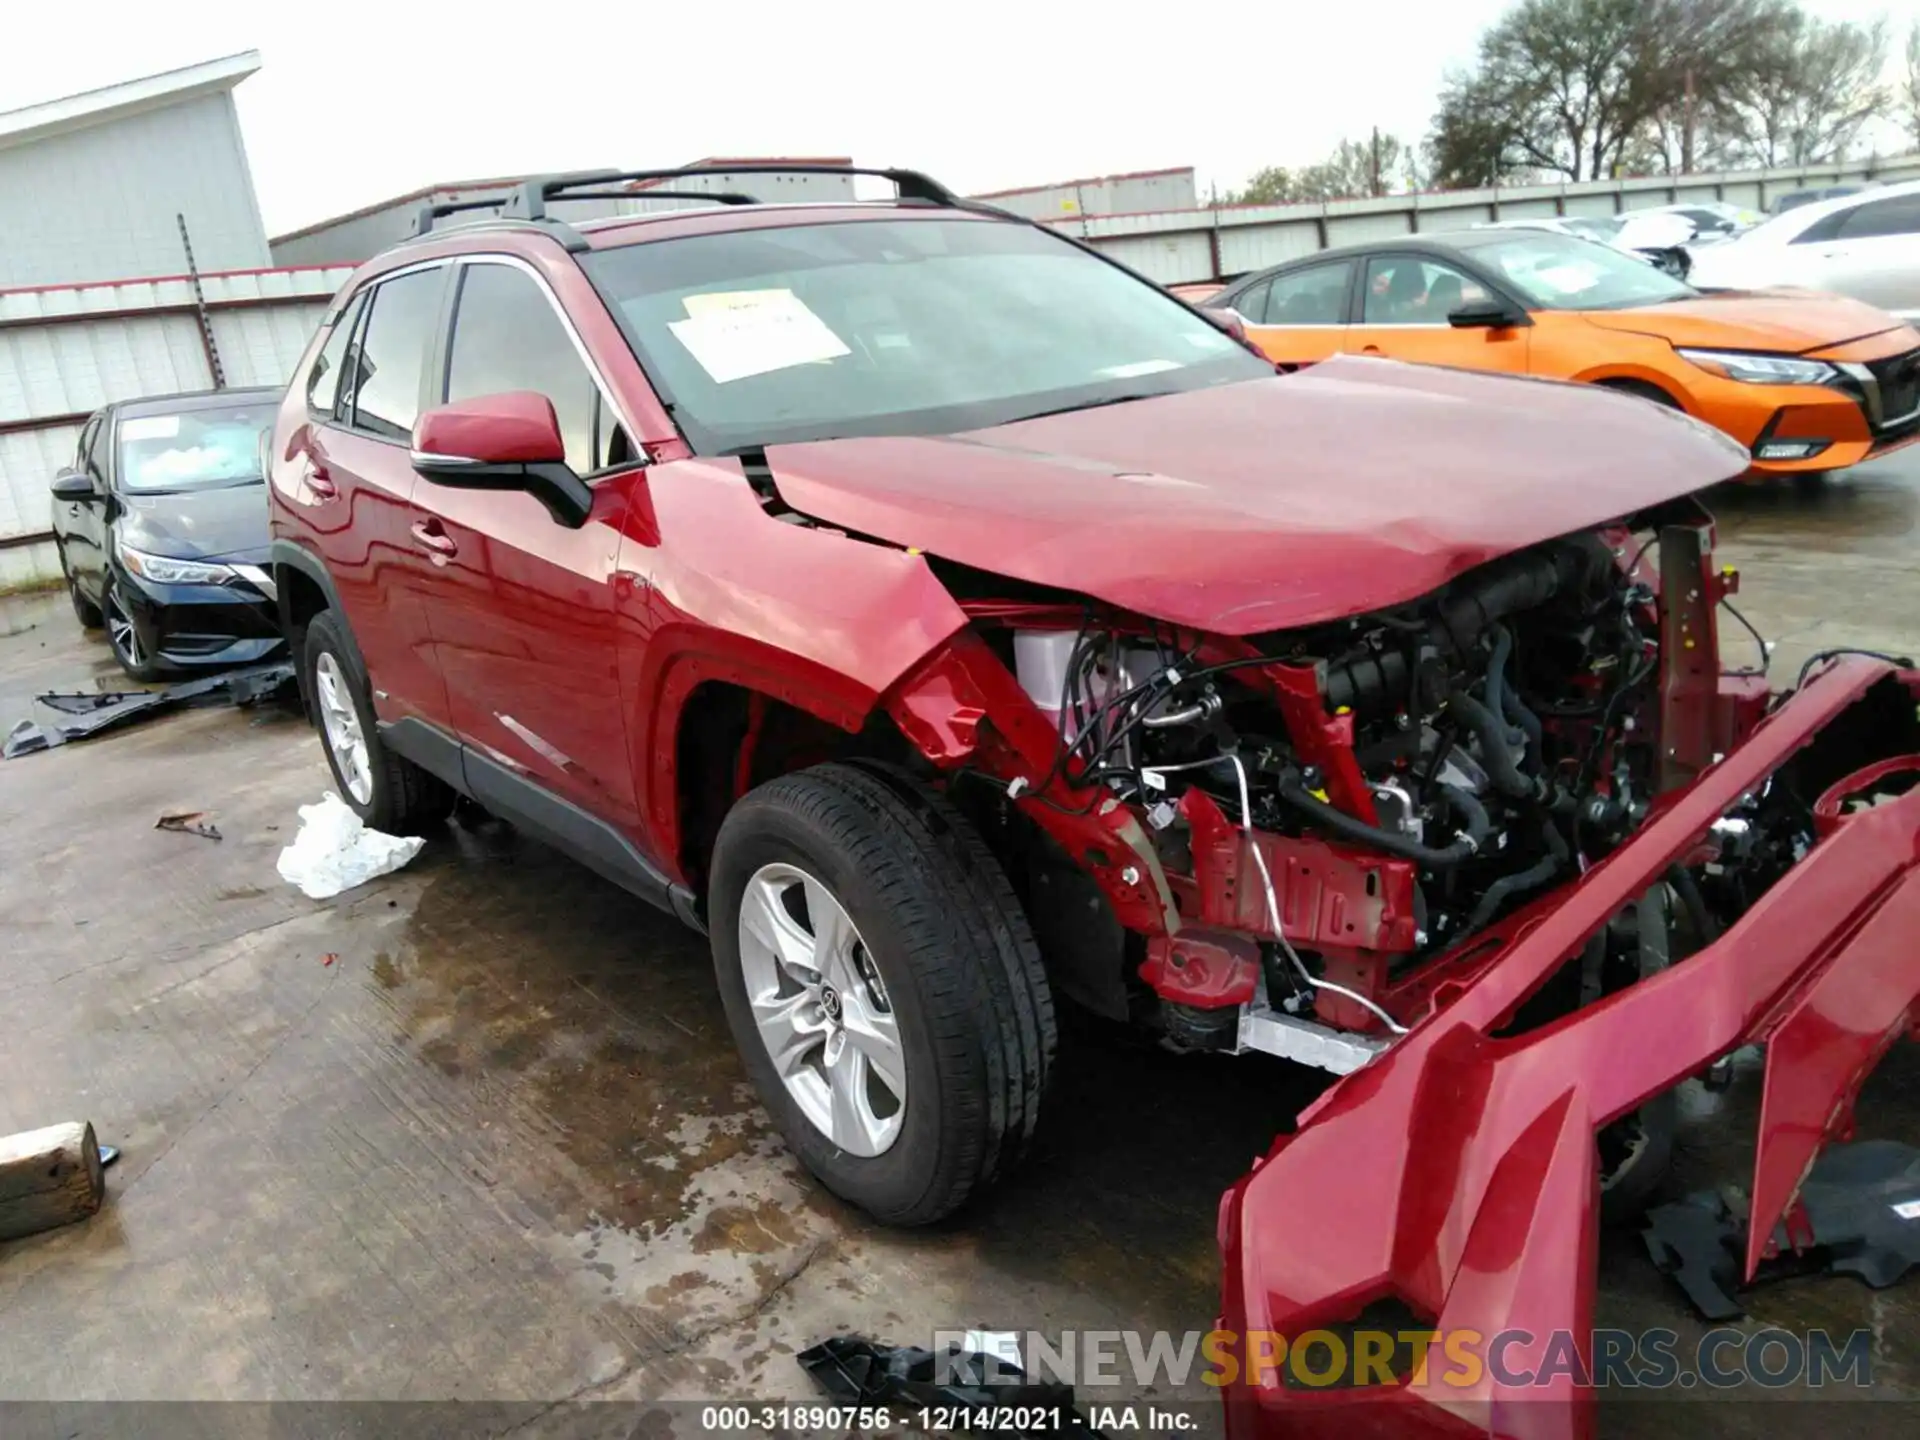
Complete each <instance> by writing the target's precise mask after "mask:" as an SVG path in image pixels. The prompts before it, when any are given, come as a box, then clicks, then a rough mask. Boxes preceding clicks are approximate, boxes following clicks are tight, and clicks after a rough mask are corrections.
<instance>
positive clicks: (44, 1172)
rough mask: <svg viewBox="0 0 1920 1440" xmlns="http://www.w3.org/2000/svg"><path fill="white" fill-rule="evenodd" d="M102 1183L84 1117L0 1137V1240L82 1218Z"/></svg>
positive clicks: (97, 1203) (96, 1144) (100, 1191)
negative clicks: (77, 1120) (63, 1123)
mask: <svg viewBox="0 0 1920 1440" xmlns="http://www.w3.org/2000/svg"><path fill="white" fill-rule="evenodd" d="M106 1188H107V1187H106V1178H105V1176H104V1175H103V1174H102V1173H101V1170H100V1144H99V1142H98V1141H97V1140H95V1139H94V1138H93V1126H91V1125H89V1124H86V1123H85V1122H75V1123H71V1124H67V1125H49V1126H47V1128H46V1129H44V1130H23V1131H21V1132H20V1133H19V1134H18V1135H8V1136H5V1137H0V1240H12V1239H15V1238H17V1237H19V1236H21V1235H32V1234H35V1233H37V1232H39V1231H41V1230H51V1229H53V1228H54V1227H55V1226H57V1225H71V1224H72V1223H73V1222H74V1221H76V1220H84V1219H86V1218H87V1217H88V1216H89V1215H91V1214H93V1212H94V1211H96V1210H98V1209H99V1208H100V1201H101V1199H102V1198H103V1197H104V1196H105V1194H106Z"/></svg>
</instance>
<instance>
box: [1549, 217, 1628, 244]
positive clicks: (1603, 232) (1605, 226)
mask: <svg viewBox="0 0 1920 1440" xmlns="http://www.w3.org/2000/svg"><path fill="white" fill-rule="evenodd" d="M1561 223H1562V224H1564V225H1565V226H1566V227H1567V229H1569V230H1571V231H1572V232H1573V233H1574V234H1575V235H1580V236H1584V237H1585V238H1586V239H1588V240H1611V239H1613V237H1614V236H1616V235H1618V234H1619V233H1620V221H1618V220H1615V219H1612V218H1611V217H1609V216H1604V215H1573V216H1569V217H1568V218H1567V219H1566V220H1564V221H1562V222H1561Z"/></svg>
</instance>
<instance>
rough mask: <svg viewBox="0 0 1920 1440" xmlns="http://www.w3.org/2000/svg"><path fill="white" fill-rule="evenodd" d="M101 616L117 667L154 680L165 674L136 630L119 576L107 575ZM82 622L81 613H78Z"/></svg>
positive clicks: (157, 659)
mask: <svg viewBox="0 0 1920 1440" xmlns="http://www.w3.org/2000/svg"><path fill="white" fill-rule="evenodd" d="M101 602H102V603H101V606H100V611H101V617H102V619H103V620H104V621H105V622H106V627H107V647H108V648H109V649H110V650H112V651H113V658H114V659H116V660H118V661H119V662H120V668H121V669H122V670H124V671H126V672H127V674H129V675H131V676H132V677H133V678H134V679H135V680H140V681H152V680H158V679H160V678H161V677H162V676H164V675H165V674H166V667H165V666H164V665H162V664H161V663H160V660H159V657H158V656H156V655H155V654H154V652H153V647H152V644H151V642H150V641H148V639H147V638H146V637H145V636H144V635H142V634H141V633H140V623H139V621H138V620H136V619H135V618H134V608H133V601H132V600H131V599H130V598H129V597H128V595H127V590H126V586H125V585H123V584H122V583H121V581H120V578H119V576H117V575H112V576H109V577H108V578H107V589H106V594H105V595H103V596H102V597H101ZM74 605H75V609H76V610H77V609H78V608H79V595H78V593H77V592H76V594H75V596H74ZM82 619H83V623H84V617H82Z"/></svg>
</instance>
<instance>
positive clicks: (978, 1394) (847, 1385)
mask: <svg viewBox="0 0 1920 1440" xmlns="http://www.w3.org/2000/svg"><path fill="white" fill-rule="evenodd" d="M797 1358H798V1360H799V1361H800V1368H801V1369H803V1370H805V1371H806V1372H807V1374H809V1375H810V1376H812V1377H813V1381H814V1383H815V1384H816V1385H818V1386H819V1387H820V1388H821V1389H822V1390H824V1391H825V1392H826V1393H827V1394H828V1395H830V1396H832V1397H833V1398H834V1399H836V1400H847V1401H852V1402H854V1403H855V1404H866V1405H905V1406H913V1407H925V1408H927V1409H930V1410H938V1411H939V1412H940V1413H941V1416H942V1418H943V1420H944V1421H946V1422H949V1423H954V1424H958V1419H957V1417H958V1416H959V1415H961V1414H964V1413H966V1412H974V1413H977V1414H978V1416H979V1425H978V1427H970V1426H960V1428H980V1429H994V1430H996V1431H998V1432H999V1433H1002V1434H1018V1435H1042V1434H1046V1435H1056V1434H1059V1433H1061V1432H1063V1431H1064V1432H1067V1433H1070V1434H1075V1435H1082V1436H1087V1437H1094V1436H1098V1435H1099V1433H1100V1432H1099V1431H1097V1430H1095V1429H1094V1428H1093V1427H1092V1426H1091V1425H1089V1424H1088V1423H1087V1419H1086V1417H1085V1416H1084V1415H1082V1414H1081V1413H1080V1412H1079V1410H1078V1409H1076V1408H1075V1407H1074V1403H1073V1387H1072V1386H1070V1385H1057V1384H1049V1383H1041V1382H1038V1381H1029V1380H1028V1379H1027V1378H1026V1376H1025V1375H1024V1374H1023V1373H1022V1371H1021V1370H1020V1368H1019V1367H1018V1366H1017V1365H1013V1364H1010V1363H1009V1362H1007V1361H1006V1360H1003V1359H1000V1358H997V1357H995V1356H992V1355H985V1354H981V1353H980V1352H978V1351H966V1350H961V1349H960V1348H959V1347H957V1346H956V1347H953V1348H952V1349H949V1350H946V1351H942V1352H936V1351H933V1350H921V1349H918V1348H916V1347H913V1346H910V1345H899V1346H893V1345H878V1344H875V1343H874V1342H873V1341H871V1340H868V1339H865V1338H864V1337H862V1336H859V1335H836V1336H834V1337H833V1338H832V1339H830V1340H823V1341H821V1342H820V1343H819V1344H818V1345H815V1346H813V1347H811V1348H810V1349H807V1350H802V1351H801V1352H800V1354H799V1356H798V1357H797ZM1008 1416H1015V1417H1018V1418H1020V1419H1023V1420H1025V1421H1026V1422H1027V1424H1028V1426H1029V1428H1028V1429H1025V1430H1008V1429H1007V1428H1006V1426H1005V1420H1006V1417H1008Z"/></svg>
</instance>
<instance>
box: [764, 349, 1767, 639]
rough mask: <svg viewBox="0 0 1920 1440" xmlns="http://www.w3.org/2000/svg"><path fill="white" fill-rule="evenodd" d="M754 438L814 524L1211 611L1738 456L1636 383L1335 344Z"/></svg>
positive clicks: (1434, 566)
mask: <svg viewBox="0 0 1920 1440" xmlns="http://www.w3.org/2000/svg"><path fill="white" fill-rule="evenodd" d="M767 459H768V463H769V465H770V467H771V469H772V471H773V478H774V483H775V484H776V485H777V486H778V487H779V491H780V494H781V496H782V498H783V499H785V500H786V502H787V503H788V504H789V505H791V506H793V507H794V508H795V509H796V510H799V511H801V512H802V513H804V514H807V515H811V516H813V517H815V518H817V519H819V520H823V521H826V522H827V523H829V524H832V525H837V526H842V527H845V528H846V529H849V530H854V531H858V532H860V533H862V534H866V535H871V536H875V537H877V538H879V539H882V540H888V541H891V542H893V543H895V544H898V545H906V546H912V547H916V548H918V549H921V550H924V551H926V552H927V553H928V554H930V555H936V556H940V557H942V558H944V559H948V560H954V561H959V562H961V563H963V564H966V565H970V566H973V567H975V568H977V569H981V570H987V571H992V572H993V573H995V574H1000V575H1006V576H1011V577H1014V578H1016V579H1020V580H1026V581H1031V582H1033V583H1036V584H1040V585H1048V586H1056V587H1059V588H1061V589H1064V590H1072V591H1076V592H1079V593H1081V594H1085V595H1091V596H1094V597H1096V598H1098V599H1101V600H1105V601H1107V602H1109V603H1111V604H1114V605H1118V606H1122V607H1124V608H1126V609H1129V610H1133V611H1136V612H1138V613H1140V614H1144V615H1150V616H1154V617H1157V618H1159V619H1162V620H1168V621H1172V622H1175V623H1177V624H1182V625H1189V626H1193V627H1195V628H1197V629H1201V630H1209V631H1213V632H1215V633H1220V634H1228V635H1247V634H1254V633H1258V632H1261V631H1266V630H1281V629H1287V628H1291V627H1293V626H1298V625H1308V624H1314V623H1316V622H1319V621H1324V620H1332V619H1338V618H1340V617H1342V616H1346V615H1353V614H1359V613H1362V612H1365V611H1368V610H1376V609H1380V608H1382V607H1385V606H1391V605H1398V604H1402V603H1404V602H1406V601H1409V600H1413V599H1416V598H1418V597H1420V596H1422V595H1425V594H1427V593H1428V592H1430V591H1432V590H1435V589H1437V588H1438V587H1439V586H1440V585H1442V584H1444V583H1445V582H1446V581H1447V580H1449V579H1451V578H1452V577H1453V576H1455V575H1458V574H1459V573H1460V572H1461V571H1463V570H1467V569H1470V568H1472V567H1473V566H1475V565H1479V564H1483V563H1484V562H1486V561H1488V560H1490V559H1493V558H1494V557H1496V556H1499V555H1503V554H1506V553H1508V552H1510V551H1513V550H1517V549H1520V548H1523V547H1524V546H1527V545H1531V544H1535V543H1537V542H1539V541H1542V540H1547V539H1551V538H1553V537H1554V536H1557V535H1564V534H1567V533H1569V532H1571V531H1575V530H1579V529H1582V528H1585V527H1588V526H1592V525H1597V524H1600V523H1601V522H1603V521H1606V520H1609V519H1612V518H1614V517H1616V516H1620V515H1625V514H1628V513H1630V512H1632V511H1634V510H1638V509H1641V508H1642V507H1644V506H1647V505H1651V504H1655V503H1657V502H1659V501H1662V500H1667V499H1671V498H1673V497H1676V496H1679V495H1683V494H1685V493H1687V492H1688V491H1691V490H1696V489H1699V488H1701V487H1702V486H1705V485H1710V484H1713V483H1714V482H1716V481H1719V480H1724V479H1726V478H1728V477H1730V476H1732V475H1736V474H1738V473H1740V472H1741V471H1742V470H1743V469H1745V467H1746V464H1747V456H1746V452H1745V451H1743V450H1742V449H1741V448H1740V447H1739V446H1738V445H1736V444H1735V443H1734V442H1733V441H1731V440H1728V439H1727V438H1726V437H1725V436H1723V435H1721V434H1719V433H1718V432H1717V431H1714V430H1710V429H1708V428H1707V427H1706V426H1703V425H1700V424H1698V423H1697V422H1695V421H1693V420H1690V419H1688V418H1687V417H1686V416H1684V415H1680V414H1678V413H1676V412H1674V411H1671V410H1666V409H1663V408H1661V407H1659V406H1656V405H1653V404H1651V403H1649V402H1647V401H1645V400H1640V399H1637V398H1635V397H1632V396H1626V395H1619V394H1612V393H1609V392H1606V391H1602V390H1596V389H1593V388H1591V387H1586V386H1575V385H1564V384H1558V383H1554V382H1549V381H1532V380H1514V379H1508V378H1502V377H1495V376H1487V375H1476V374H1472V373H1470V372H1467V371H1463V370H1444V369H1438V368H1434V367H1428V366H1412V365H1401V364H1396V363H1394V362H1391V361H1380V360H1361V359H1350V358H1341V359H1336V360H1331V361H1328V362H1327V363H1325V364H1322V365H1316V366H1314V367H1312V368H1310V369H1308V370H1304V371H1301V372H1300V373H1298V374H1295V375H1289V376H1277V377H1275V378H1274V379H1272V380H1254V381H1249V382H1246V383H1243V384H1237V385H1230V386H1221V387H1219V388H1216V389H1211V390H1198V391H1191V392H1188V393H1186V394H1180V395H1167V396H1161V397H1158V398H1155V399H1151V400H1140V401H1135V402H1132V403H1129V404H1123V405H1113V406H1107V407H1105V408H1100V409H1093V410H1078V411H1074V412H1071V413H1069V414H1065V415H1054V416H1049V417H1047V418H1044V419H1039V420H1024V421H1020V422H1017V423H1015V424H1011V425H1000V426H996V427H994V428H992V429H988V430H976V431H971V432H968V433H965V434H959V435H948V436H936V437H918V436H910V437H898V438H894V437H877V438H871V439H858V440H823V441H816V442H813V443H810V444H802V445H785V446H775V447H771V448H770V449H769V450H768V451H767Z"/></svg>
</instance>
